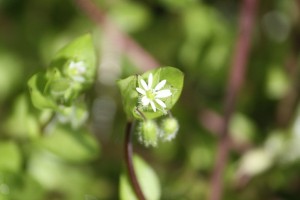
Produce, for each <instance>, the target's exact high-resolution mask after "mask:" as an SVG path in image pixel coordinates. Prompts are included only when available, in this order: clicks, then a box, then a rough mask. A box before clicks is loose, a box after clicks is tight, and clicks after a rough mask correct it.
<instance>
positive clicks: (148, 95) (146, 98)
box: [136, 73, 172, 112]
mask: <svg viewBox="0 0 300 200" xmlns="http://www.w3.org/2000/svg"><path fill="white" fill-rule="evenodd" d="M166 82H167V81H166V80H162V81H160V82H159V83H158V84H157V85H156V86H155V87H154V88H153V87H152V83H153V75H152V73H150V74H149V77H148V84H147V83H146V82H145V81H144V80H143V79H141V81H140V84H141V86H142V88H140V87H137V88H136V91H138V93H140V94H141V95H143V97H142V98H141V103H142V105H143V106H145V107H147V106H148V105H149V104H150V105H151V108H152V110H153V111H154V112H156V109H157V105H159V106H161V107H162V109H164V108H166V107H167V106H166V104H165V103H164V102H163V101H162V100H161V99H162V98H167V97H170V96H171V95H172V92H171V91H170V90H168V89H164V90H161V89H162V88H163V87H164V86H165V84H166Z"/></svg>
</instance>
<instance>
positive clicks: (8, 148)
mask: <svg viewBox="0 0 300 200" xmlns="http://www.w3.org/2000/svg"><path fill="white" fill-rule="evenodd" d="M0 155H1V156H0V171H9V172H17V171H19V170H20V168H21V162H22V156H21V154H20V150H19V148H18V146H17V145H16V144H15V143H14V142H12V141H7V142H4V141H2V142H0Z"/></svg>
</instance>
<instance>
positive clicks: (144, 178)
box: [119, 155, 161, 200]
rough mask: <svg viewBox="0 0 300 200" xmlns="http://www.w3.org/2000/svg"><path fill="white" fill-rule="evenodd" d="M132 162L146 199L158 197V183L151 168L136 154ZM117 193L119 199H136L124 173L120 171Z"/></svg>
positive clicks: (159, 192) (152, 199)
mask: <svg viewBox="0 0 300 200" xmlns="http://www.w3.org/2000/svg"><path fill="white" fill-rule="evenodd" d="M133 164H134V168H135V171H136V175H137V179H138V181H139V184H140V186H141V189H142V191H143V194H144V195H145V198H146V199H148V200H157V199H160V194H161V191H160V183H159V179H158V177H157V175H156V174H155V172H154V171H153V169H152V168H151V167H150V166H149V165H148V164H147V163H145V162H144V161H143V160H142V159H141V158H140V157H138V156H136V155H134V157H133ZM119 195H120V199H121V200H137V198H136V196H135V193H134V191H133V189H132V187H131V184H130V181H129V179H128V176H127V175H126V174H125V173H122V174H121V177H120V191H119Z"/></svg>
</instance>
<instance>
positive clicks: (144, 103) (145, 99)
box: [142, 96, 150, 106]
mask: <svg viewBox="0 0 300 200" xmlns="http://www.w3.org/2000/svg"><path fill="white" fill-rule="evenodd" d="M149 103H150V99H148V98H147V97H146V96H143V98H142V104H143V106H148V105H149Z"/></svg>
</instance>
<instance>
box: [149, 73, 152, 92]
mask: <svg viewBox="0 0 300 200" xmlns="http://www.w3.org/2000/svg"><path fill="white" fill-rule="evenodd" d="M152 83H153V75H152V73H150V74H149V77H148V88H149V89H150V88H151V87H152Z"/></svg>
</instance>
